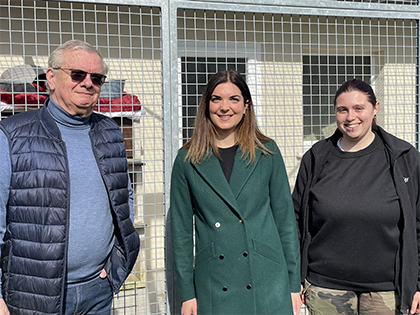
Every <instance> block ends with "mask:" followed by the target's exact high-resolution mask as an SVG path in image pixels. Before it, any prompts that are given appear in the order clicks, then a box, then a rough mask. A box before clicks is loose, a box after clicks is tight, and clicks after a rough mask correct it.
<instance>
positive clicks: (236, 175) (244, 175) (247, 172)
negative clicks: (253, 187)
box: [229, 149, 261, 199]
mask: <svg viewBox="0 0 420 315" xmlns="http://www.w3.org/2000/svg"><path fill="white" fill-rule="evenodd" d="M241 157H242V150H240V149H239V150H238V151H237V152H236V155H235V162H234V163H233V170H232V175H231V176H230V181H229V185H230V188H231V189H232V193H233V195H234V196H235V199H236V198H238V196H239V194H240V193H241V191H242V189H243V188H244V186H245V185H246V183H247V182H248V180H249V178H250V177H251V175H252V173H253V172H254V170H255V168H256V166H257V164H258V161H259V159H260V157H261V150H260V149H257V150H255V161H254V162H252V163H250V164H248V161H245V160H244V159H242V158H241Z"/></svg>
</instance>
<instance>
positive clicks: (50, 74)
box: [45, 68, 57, 91]
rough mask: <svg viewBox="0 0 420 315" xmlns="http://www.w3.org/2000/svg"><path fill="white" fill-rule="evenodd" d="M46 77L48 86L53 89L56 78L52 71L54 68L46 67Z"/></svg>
mask: <svg viewBox="0 0 420 315" xmlns="http://www.w3.org/2000/svg"><path fill="white" fill-rule="evenodd" d="M45 75H46V77H47V82H48V86H49V87H50V90H51V91H54V90H55V80H56V79H57V76H56V74H55V72H54V69H52V68H48V69H47V73H46V74H45Z"/></svg>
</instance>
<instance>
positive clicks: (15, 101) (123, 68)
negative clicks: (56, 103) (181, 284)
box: [0, 0, 165, 314]
mask: <svg viewBox="0 0 420 315" xmlns="http://www.w3.org/2000/svg"><path fill="white" fill-rule="evenodd" d="M161 22H162V16H161V10H160V8H156V7H145V6H143V7H141V6H130V5H117V4H108V5H107V4H95V3H81V2H55V1H15V0H10V1H1V2H0V25H1V30H0V48H1V49H0V50H1V53H0V74H3V73H7V72H12V75H11V76H9V77H7V78H8V79H7V80H2V81H0V84H2V85H1V87H0V88H1V89H3V90H6V92H7V93H6V92H5V91H2V103H1V112H0V113H1V118H2V119H4V118H6V117H8V116H10V115H13V114H17V113H19V112H22V111H27V110H31V109H34V108H39V107H41V106H42V104H43V101H44V100H45V98H46V97H47V94H46V92H45V91H44V90H42V89H41V88H38V86H37V87H36V88H35V87H34V85H33V84H32V82H34V81H35V80H36V77H35V74H34V73H33V71H32V70H33V69H34V68H35V67H36V69H38V67H39V68H40V69H41V70H40V71H41V72H43V73H44V72H45V71H46V69H47V68H48V65H47V60H48V56H49V55H50V54H51V52H52V51H53V50H54V49H55V48H57V47H58V46H59V45H60V44H62V43H64V42H65V41H67V40H69V39H80V40H84V41H87V42H89V43H90V44H92V45H93V46H95V47H97V48H98V49H99V50H100V51H101V53H102V54H103V56H104V58H105V60H106V62H107V63H108V65H109V73H108V79H107V80H108V82H110V84H112V85H115V84H117V86H118V89H117V91H116V92H115V91H114V94H111V93H110V89H109V86H108V87H107V84H105V85H104V86H103V87H102V91H101V95H100V97H101V106H100V107H99V108H97V111H99V112H101V113H102V114H104V115H107V116H110V117H112V118H113V119H114V120H115V121H116V122H117V123H118V124H119V125H120V126H121V129H122V132H123V134H124V137H125V142H126V147H127V155H128V167H129V171H130V176H131V180H132V183H133V187H134V191H135V196H134V198H135V226H136V229H137V231H138V232H139V235H140V238H141V251H140V255H139V258H138V262H137V264H136V266H135V267H134V270H133V272H132V274H131V275H130V276H129V278H128V279H127V281H126V282H125V284H124V286H123V288H122V290H121V291H120V293H119V294H118V295H117V296H116V297H115V299H114V305H113V314H163V313H165V302H164V301H165V285H164V283H165V275H164V245H163V244H164V198H163V195H164V183H163V162H162V161H163V134H162V128H163V127H162V88H161V86H162V61H161V60H162V47H161V37H162V34H161V30H162V27H161ZM22 66H25V67H22ZM16 69H21V72H22V74H21V75H20V76H19V77H17V74H15V73H17V72H16V71H15V70H16ZM22 69H23V70H22ZM36 76H38V73H36ZM4 77H5V78H6V76H4ZM2 79H3V77H2ZM22 81H24V82H23V84H22ZM111 82H112V83H111ZM107 89H108V91H107ZM111 90H112V89H111ZM115 93H116V94H115ZM6 96H7V97H6Z"/></svg>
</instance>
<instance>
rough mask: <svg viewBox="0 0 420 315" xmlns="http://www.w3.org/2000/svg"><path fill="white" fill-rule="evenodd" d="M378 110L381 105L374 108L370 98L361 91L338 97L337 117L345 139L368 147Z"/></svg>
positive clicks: (338, 125)
mask: <svg viewBox="0 0 420 315" xmlns="http://www.w3.org/2000/svg"><path fill="white" fill-rule="evenodd" d="M378 110H379V104H378V103H376V104H375V106H373V105H372V103H370V102H369V100H368V96H367V95H366V94H365V93H362V92H359V91H352V92H345V93H342V94H341V95H340V96H339V97H337V100H336V106H335V116H336V120H337V127H338V129H339V130H340V131H341V132H342V133H343V139H344V140H345V141H348V142H351V143H356V144H357V145H358V146H359V147H365V146H367V145H368V144H369V143H370V141H371V139H372V123H373V118H374V117H375V115H376V114H377V113H378Z"/></svg>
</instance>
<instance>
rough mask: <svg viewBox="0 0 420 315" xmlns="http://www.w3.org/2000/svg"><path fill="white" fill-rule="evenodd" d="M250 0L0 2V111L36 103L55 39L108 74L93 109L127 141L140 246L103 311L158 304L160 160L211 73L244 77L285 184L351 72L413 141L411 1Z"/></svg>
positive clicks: (163, 180) (160, 308) (328, 122)
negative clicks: (99, 57) (95, 51)
mask: <svg viewBox="0 0 420 315" xmlns="http://www.w3.org/2000/svg"><path fill="white" fill-rule="evenodd" d="M252 2H253V1H249V3H250V4H246V3H247V1H242V4H240V3H238V2H237V1H232V3H229V1H223V0H221V1H220V2H214V3H212V4H206V3H205V2H196V1H178V0H173V1H163V0H162V1H148V0H138V1H113V3H95V2H94V1H85V2H82V1H27V0H1V1H0V75H1V77H0V89H1V90H2V91H1V103H0V109H1V111H0V119H5V118H6V117H8V116H10V115H13V114H16V113H19V112H22V111H27V110H32V109H34V108H39V107H40V106H42V103H43V100H44V99H45V98H46V92H45V90H43V88H42V87H43V82H44V81H43V77H42V73H43V72H44V71H45V70H46V69H47V59H48V56H49V55H50V53H51V52H52V51H53V50H54V49H55V48H56V47H58V45H60V44H61V43H64V42H65V41H66V40H68V39H72V38H76V39H81V40H85V41H88V42H89V43H91V44H92V45H94V46H95V47H98V48H99V49H100V51H101V52H102V54H103V55H104V57H105V60H106V61H107V63H108V64H109V67H110V71H109V74H108V78H109V82H110V84H117V85H118V86H119V87H120V91H119V92H117V95H110V94H111V93H107V89H108V88H107V87H106V86H104V88H103V93H104V94H102V95H101V98H103V99H104V100H103V102H101V104H100V107H98V108H97V110H98V111H100V112H102V113H103V114H105V115H108V116H111V117H113V118H114V119H115V120H116V121H117V122H118V123H119V125H120V126H121V129H122V131H123V134H124V136H125V139H126V147H127V150H128V156H129V159H128V164H129V169H130V173H131V177H132V182H133V185H134V189H135V210H136V216H135V225H136V227H137V230H138V232H139V235H140V237H141V242H142V244H141V246H142V249H141V253H140V255H139V257H138V263H137V264H136V266H135V268H134V271H133V273H132V275H130V277H129V279H128V280H127V282H126V283H125V285H124V288H123V290H122V291H121V292H120V293H119V294H118V296H116V297H115V299H114V306H113V314H164V313H169V308H168V305H167V296H168V293H167V292H168V290H169V291H172V289H173V287H172V282H170V284H169V285H170V286H171V287H169V288H166V287H165V285H166V284H167V282H168V277H167V275H165V250H166V247H165V231H164V230H165V215H166V212H167V210H168V194H167V192H168V190H169V183H168V178H169V177H170V175H169V174H170V167H171V166H170V165H171V163H172V159H173V158H174V156H175V154H176V150H177V149H178V148H179V147H180V146H181V145H182V144H183V143H184V142H185V141H186V140H187V139H188V138H189V137H190V136H191V132H192V126H193V122H194V118H195V111H196V108H197V105H198V100H199V98H200V96H201V93H202V91H203V88H204V86H205V83H206V82H207V80H208V78H209V77H210V76H211V75H213V74H214V73H216V72H217V71H218V70H221V69H236V70H239V71H240V72H241V73H242V74H243V75H244V76H245V77H246V80H247V82H248V84H249V87H250V89H251V94H252V96H253V101H254V104H255V108H256V113H257V118H258V123H259V125H260V127H261V129H262V130H263V132H264V133H265V134H266V135H268V136H269V137H272V138H273V139H275V140H276V142H277V143H278V145H279V147H280V149H281V151H282V154H283V157H284V159H285V163H286V167H287V172H288V175H289V179H290V185H291V186H293V184H294V180H295V176H296V172H297V169H298V167H299V164H300V159H301V157H302V154H303V153H304V152H305V150H307V149H308V148H309V147H310V146H311V145H312V144H313V143H314V142H315V141H318V140H319V139H323V138H325V137H328V136H329V135H331V134H332V132H333V131H334V130H335V128H336V127H335V123H334V121H335V119H334V112H333V109H332V100H333V97H334V94H335V91H336V89H337V88H338V87H339V86H340V85H341V83H343V82H344V81H345V80H347V79H350V78H354V77H357V78H360V79H363V80H365V81H367V82H369V83H370V84H372V86H373V88H374V90H375V93H376V95H377V97H378V99H379V102H380V104H381V108H380V113H379V115H378V122H379V124H380V125H381V126H383V127H384V128H385V129H386V130H388V131H389V132H391V133H393V134H395V135H396V136H398V137H400V138H403V139H405V140H407V141H408V142H410V143H412V144H413V145H415V146H417V148H418V145H419V144H418V141H419V134H418V130H419V127H418V119H419V113H418V106H419V86H418V82H419V70H418V62H419V61H418V58H419V47H418V35H419V34H418V30H419V25H418V23H419V20H418V18H413V14H410V13H409V10H403V9H400V7H411V8H413V10H414V11H416V10H417V11H416V12H418V10H419V9H418V6H417V7H416V5H418V1H417V0H411V1H409V0H405V1H399V0H393V1H391V0H390V1H369V2H370V3H373V4H377V5H378V6H381V8H382V7H383V8H387V6H388V7H389V6H396V8H397V9H398V10H397V11H396V13H398V14H396V16H395V17H393V16H391V15H390V14H389V10H388V11H386V10H380V9H376V10H371V11H369V10H366V8H367V7H366V6H363V5H364V4H363V3H364V2H368V1H345V2H349V3H348V4H346V5H347V7H348V9H342V8H336V9H334V6H333V5H331V7H332V9H331V8H330V9H329V10H328V12H325V11H323V9H322V7H321V6H320V7H319V8H318V9H317V10H315V11H308V10H306V11H304V10H300V11H302V12H301V13H296V11H295V10H294V8H292V7H290V6H289V7H284V8H281V6H279V5H276V6H275V9H273V8H274V6H272V4H273V3H272V1H269V0H267V1H266V2H264V1H260V2H259V4H257V5H253V4H252ZM333 2H335V3H339V2H341V1H331V3H333ZM353 2H358V3H353ZM169 4H170V6H171V9H170V10H168V8H167V6H169ZM219 4H220V6H219ZM307 4H309V2H308V3H307ZM264 5H266V6H264ZM311 5H312V6H314V3H313V1H311ZM296 6H297V8H298V9H299V4H297V5H295V7H296ZM378 6H376V7H375V8H378ZM214 8H218V10H215V9H214ZM279 8H280V9H279ZM303 8H304V3H302V8H300V9H303ZM359 11H360V13H359ZM163 12H165V14H164V13H163ZM384 12H385V13H384ZM387 12H388V13H387ZM166 13H168V14H166ZM174 69H175V71H174ZM111 82H113V83H111ZM33 83H35V84H36V85H34V84H33ZM108 92H109V90H108ZM102 96H103V97H102ZM115 99H116V100H115Z"/></svg>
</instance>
